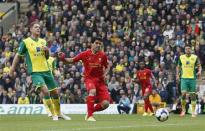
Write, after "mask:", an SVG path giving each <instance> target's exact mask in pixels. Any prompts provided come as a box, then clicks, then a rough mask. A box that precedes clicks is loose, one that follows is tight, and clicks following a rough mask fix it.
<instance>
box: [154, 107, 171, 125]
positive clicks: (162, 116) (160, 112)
mask: <svg viewBox="0 0 205 131" xmlns="http://www.w3.org/2000/svg"><path fill="white" fill-rule="evenodd" d="M155 116H156V118H157V120H158V121H161V122H164V121H166V120H168V118H169V111H168V110H167V109H166V108H159V109H157V111H156V113H155Z"/></svg>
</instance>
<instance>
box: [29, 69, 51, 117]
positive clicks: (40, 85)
mask: <svg viewBox="0 0 205 131" xmlns="http://www.w3.org/2000/svg"><path fill="white" fill-rule="evenodd" d="M31 79H32V82H33V85H34V86H35V87H36V90H38V89H39V90H40V91H41V92H42V94H43V99H44V106H45V107H48V109H49V111H50V112H51V114H52V116H53V115H54V109H53V105H52V101H51V99H50V94H49V91H48V88H47V86H46V83H45V81H44V79H43V76H42V74H41V73H32V74H31Z"/></svg>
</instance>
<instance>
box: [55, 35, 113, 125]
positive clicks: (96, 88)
mask: <svg viewBox="0 0 205 131" xmlns="http://www.w3.org/2000/svg"><path fill="white" fill-rule="evenodd" d="M102 47H103V43H102V40H101V38H98V37H97V38H93V40H92V45H91V49H89V50H86V51H84V52H81V53H80V54H78V55H77V56H75V57H74V58H65V57H64V56H65V55H64V54H62V53H60V55H59V57H60V58H61V59H62V60H64V61H65V62H68V63H75V62H78V61H82V63H83V66H84V69H85V70H84V79H85V81H84V82H85V86H86V89H87V92H88V96H87V101H86V102H87V115H86V117H85V120H87V121H96V120H95V119H94V117H93V113H94V112H96V111H102V110H104V109H106V108H108V106H109V100H110V96H109V93H108V88H107V85H106V83H105V81H104V80H105V75H106V74H107V73H108V59H107V56H106V54H105V53H104V52H103V51H102ZM96 101H98V103H97V104H96V105H95V106H94V104H95V102H96Z"/></svg>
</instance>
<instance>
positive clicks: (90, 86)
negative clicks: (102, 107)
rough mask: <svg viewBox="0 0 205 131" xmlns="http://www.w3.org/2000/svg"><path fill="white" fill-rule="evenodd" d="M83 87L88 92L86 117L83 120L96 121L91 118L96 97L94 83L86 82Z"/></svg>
mask: <svg viewBox="0 0 205 131" xmlns="http://www.w3.org/2000/svg"><path fill="white" fill-rule="evenodd" d="M85 86H86V89H87V92H88V96H87V100H86V103H87V115H86V117H85V120H87V121H96V120H95V119H94V118H93V112H94V104H95V97H96V87H95V83H94V82H93V81H92V80H86V82H85Z"/></svg>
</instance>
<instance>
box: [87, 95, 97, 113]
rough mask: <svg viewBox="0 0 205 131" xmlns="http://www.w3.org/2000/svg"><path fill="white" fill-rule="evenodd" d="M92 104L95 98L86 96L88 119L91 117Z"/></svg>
mask: <svg viewBox="0 0 205 131" xmlns="http://www.w3.org/2000/svg"><path fill="white" fill-rule="evenodd" d="M94 104H95V96H88V97H87V112H88V117H90V116H93V112H94Z"/></svg>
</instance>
